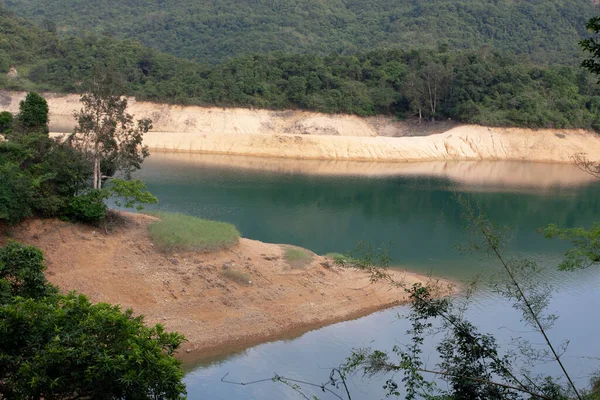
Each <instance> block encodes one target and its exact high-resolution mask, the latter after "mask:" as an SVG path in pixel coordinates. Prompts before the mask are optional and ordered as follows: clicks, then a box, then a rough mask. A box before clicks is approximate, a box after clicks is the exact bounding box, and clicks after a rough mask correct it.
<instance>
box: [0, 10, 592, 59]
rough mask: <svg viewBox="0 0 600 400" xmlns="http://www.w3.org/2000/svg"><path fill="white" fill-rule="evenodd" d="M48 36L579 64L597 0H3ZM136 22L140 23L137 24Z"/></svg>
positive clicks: (219, 54)
mask: <svg viewBox="0 0 600 400" xmlns="http://www.w3.org/2000/svg"><path fill="white" fill-rule="evenodd" d="M5 4H6V6H7V7H8V8H9V9H10V10H12V11H14V12H16V13H17V14H18V15H20V16H23V17H26V18H31V19H32V20H34V21H36V22H37V23H38V24H40V25H42V26H44V27H45V29H47V30H59V31H61V32H66V33H75V34H79V33H81V32H87V31H92V32H94V33H96V34H100V35H108V36H112V37H116V38H120V39H135V40H138V41H140V42H141V43H143V44H144V45H146V46H150V47H152V48H155V49H157V50H161V51H164V52H167V53H171V54H174V55H176V56H178V57H182V58H188V59H193V60H200V61H208V62H210V63H218V62H222V61H224V60H225V59H226V58H228V57H237V56H241V55H250V54H256V53H261V54H264V53H270V52H274V51H280V52H285V53H311V54H317V55H320V56H324V55H327V54H329V53H332V52H335V53H342V54H346V55H349V54H354V53H359V52H364V51H366V50H370V49H407V48H428V49H437V48H438V47H439V46H440V45H441V46H448V47H449V48H451V49H471V50H479V49H481V48H486V47H489V48H491V49H494V50H498V51H502V52H505V51H508V52H512V53H515V54H520V55H524V56H526V57H527V58H530V59H532V60H535V61H536V62H554V63H556V62H559V63H564V64H570V65H574V64H577V63H578V59H579V56H580V53H579V51H578V49H577V48H576V47H575V46H574V45H573V44H574V43H577V41H579V40H580V39H582V38H583V37H584V36H585V34H586V32H585V28H584V25H585V22H586V21H587V20H588V19H590V18H591V17H593V16H594V15H596V14H598V10H599V7H598V6H597V5H595V4H594V2H593V1H591V0H528V1H514V0H403V1H398V0H346V1H340V0H328V1H321V0H258V1H257V0H215V1H194V0H179V1H177V2H169V3H168V7H167V6H166V4H167V3H165V2H164V1H162V0H127V1H126V0H112V1H108V0H100V1H95V2H91V1H80V0H53V1H41V0H5ZM132 21H134V22H133V23H132Z"/></svg>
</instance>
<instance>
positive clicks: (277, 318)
mask: <svg viewBox="0 0 600 400" xmlns="http://www.w3.org/2000/svg"><path fill="white" fill-rule="evenodd" d="M123 215H124V216H125V218H126V221H125V222H124V223H122V224H117V225H116V226H115V227H114V230H113V231H112V232H109V233H105V232H104V230H103V229H98V228H95V227H92V226H88V225H82V224H74V223H69V222H64V221H59V220H55V219H31V220H28V221H26V222H23V223H21V224H20V225H18V226H16V227H12V228H10V232H5V233H3V232H1V231H0V246H1V245H3V244H4V243H5V241H6V240H7V239H8V237H10V238H12V239H15V240H18V241H20V242H22V243H25V244H28V245H33V246H36V247H38V248H40V249H41V250H42V251H43V252H44V256H45V258H46V266H47V271H46V275H47V277H48V280H49V281H50V282H52V283H53V284H55V285H57V286H59V287H60V288H61V290H62V291H64V292H68V291H71V290H76V291H78V292H81V293H84V294H86V295H87V296H88V297H89V298H90V299H91V300H92V301H94V302H101V301H105V302H109V303H113V304H120V305H121V306H122V307H123V308H132V309H133V310H134V312H135V313H138V314H143V315H144V316H145V318H146V321H147V322H149V323H151V324H155V323H161V324H163V325H165V326H166V327H167V328H168V329H170V330H175V331H178V332H181V333H183V334H184V335H185V336H186V338H187V339H188V342H187V343H185V345H184V347H183V349H184V350H185V351H184V352H182V353H180V356H181V357H183V358H184V359H185V358H187V359H188V360H189V361H194V360H198V359H202V358H205V357H210V356H211V355H215V354H223V353H230V352H234V351H236V350H239V349H242V348H245V347H248V346H250V345H254V344H257V343H260V342H264V341H267V340H271V339H279V338H283V337H290V336H297V335H299V334H301V333H303V332H306V331H308V330H311V329H315V328H317V327H321V326H324V325H327V324H332V323H335V322H339V321H343V320H348V319H352V318H357V317H360V316H364V315H367V314H369V313H371V312H374V311H377V310H381V309H385V308H389V307H392V306H395V305H398V304H403V303H406V302H407V301H408V296H407V295H406V293H404V292H403V291H402V290H390V285H389V284H388V283H387V282H383V281H382V282H376V283H371V282H370V279H369V277H368V276H367V274H366V273H365V272H362V271H357V270H352V269H348V268H342V267H338V266H335V265H333V264H332V262H331V260H328V259H326V258H325V257H321V256H317V255H315V254H312V253H310V252H308V251H307V250H300V251H302V252H303V254H306V259H305V260H302V263H301V264H295V263H294V262H291V261H289V259H288V258H287V256H286V251H287V250H288V249H289V248H290V246H285V245H277V244H270V243H262V242H259V241H256V240H249V239H244V238H242V239H240V240H239V242H238V243H237V244H235V245H233V246H231V247H229V248H226V249H224V250H220V251H213V252H192V251H188V252H175V253H173V252H167V253H165V252H162V251H160V250H159V249H158V248H157V247H158V246H157V245H156V244H155V243H154V242H153V241H152V240H151V239H150V237H149V233H148V227H149V225H150V224H151V223H152V222H153V221H156V218H154V217H150V216H146V215H141V214H131V213H123ZM6 233H10V235H7V234H6ZM294 249H297V248H294ZM392 274H393V275H394V276H395V278H396V279H397V280H401V281H403V282H405V283H406V284H407V285H409V286H410V285H412V284H413V283H417V282H422V283H425V282H426V281H428V277H426V276H422V275H418V274H413V273H408V272H402V271H399V270H398V271H394V272H392Z"/></svg>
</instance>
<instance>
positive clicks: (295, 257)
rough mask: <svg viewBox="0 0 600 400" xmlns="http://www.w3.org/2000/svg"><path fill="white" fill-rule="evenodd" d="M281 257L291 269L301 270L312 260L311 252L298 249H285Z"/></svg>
mask: <svg viewBox="0 0 600 400" xmlns="http://www.w3.org/2000/svg"><path fill="white" fill-rule="evenodd" d="M283 256H284V258H285V261H286V262H287V263H288V264H289V266H290V267H292V268H302V267H304V266H306V265H308V264H310V262H311V261H312V259H313V255H312V253H311V252H309V251H307V250H305V249H302V248H300V247H286V248H285V252H284V255H283Z"/></svg>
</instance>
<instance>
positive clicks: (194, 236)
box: [149, 212, 240, 252]
mask: <svg viewBox="0 0 600 400" xmlns="http://www.w3.org/2000/svg"><path fill="white" fill-rule="evenodd" d="M152 214H153V215H156V216H157V217H158V218H160V219H159V220H158V221H156V222H153V223H152V224H151V225H150V228H149V230H150V238H151V239H152V241H153V242H154V243H155V244H156V245H157V246H159V247H160V248H161V249H163V250H165V251H207V252H208V251H215V250H221V249H225V248H228V247H231V246H233V245H235V244H237V242H238V241H239V239H240V233H239V232H238V230H237V229H236V227H235V226H233V225H231V224H228V223H225V222H217V221H209V220H205V219H201V218H197V217H192V216H190V215H185V214H178V213H165V212H156V213H152Z"/></svg>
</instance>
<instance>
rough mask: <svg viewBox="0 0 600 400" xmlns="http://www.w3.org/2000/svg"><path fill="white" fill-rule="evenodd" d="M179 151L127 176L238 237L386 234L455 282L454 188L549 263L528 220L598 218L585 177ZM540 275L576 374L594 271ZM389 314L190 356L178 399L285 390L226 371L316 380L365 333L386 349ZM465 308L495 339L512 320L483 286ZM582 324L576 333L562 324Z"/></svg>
mask: <svg viewBox="0 0 600 400" xmlns="http://www.w3.org/2000/svg"><path fill="white" fill-rule="evenodd" d="M189 157H190V156H189V155H182V156H181V162H179V161H178V159H177V157H173V156H169V157H161V155H160V154H158V155H154V156H152V157H151V158H150V159H149V160H147V161H146V162H145V163H144V167H143V169H142V170H141V171H140V172H139V173H138V174H137V177H139V178H141V179H143V180H144V181H145V182H146V183H147V185H148V187H149V190H150V191H151V192H152V193H153V194H154V195H156V196H157V197H158V198H159V199H160V204H159V205H158V208H160V209H162V210H166V211H176V212H183V213H187V214H191V215H196V216H200V217H204V218H211V219H216V220H222V221H227V222H231V223H233V224H235V225H236V226H237V227H238V228H239V229H240V231H241V232H242V234H243V236H245V237H247V238H251V239H258V240H262V241H266V242H273V243H289V244H294V245H298V246H302V247H306V248H308V249H310V250H312V251H314V252H316V253H318V254H325V253H328V252H333V251H335V252H345V251H348V250H352V249H353V248H354V247H355V246H356V245H357V243H359V242H361V241H364V242H369V243H372V244H374V245H380V244H386V243H391V251H390V255H391V257H392V259H393V263H394V265H398V266H401V267H403V268H409V269H411V270H415V271H420V272H434V273H435V274H438V275H444V276H448V277H452V278H455V279H464V278H469V277H472V276H474V275H475V274H476V273H478V272H479V271H481V269H482V268H487V267H486V265H487V264H486V262H482V261H481V258H480V257H475V256H465V255H463V254H461V253H460V252H459V251H457V250H456V247H457V245H460V244H461V243H464V242H465V241H467V240H468V239H469V237H468V235H467V234H466V232H465V229H464V228H465V224H464V221H463V219H462V218H461V213H462V211H461V208H460V207H459V206H458V204H457V203H456V201H455V198H454V196H455V195H456V194H457V193H461V194H466V195H468V196H469V198H471V199H472V201H474V202H477V203H478V204H479V205H480V206H481V208H482V209H483V210H484V211H485V212H486V213H487V214H488V215H489V217H490V218H491V219H493V220H495V221H497V222H499V223H501V224H503V225H510V226H512V228H513V234H512V240H511V247H510V250H511V251H517V252H521V253H525V254H527V255H530V256H532V257H535V258H536V259H538V260H541V261H542V262H543V263H546V264H548V265H549V266H550V267H551V268H553V267H554V265H555V264H556V262H558V260H559V256H560V254H561V252H562V251H564V250H565V248H566V247H565V246H564V245H563V244H561V243H558V242H554V241H549V240H546V239H544V238H543V237H542V236H541V235H540V234H538V233H536V229H538V228H539V227H542V226H545V225H547V224H549V223H556V224H558V225H561V226H566V227H572V226H589V225H590V223H591V222H592V221H599V220H600V184H598V183H596V182H590V183H589V184H582V185H579V186H565V185H561V186H547V185H546V186H544V187H542V188H540V187H524V186H523V185H515V186H514V187H512V186H511V185H510V183H509V184H506V183H504V184H503V185H502V188H501V190H499V189H498V187H497V185H496V186H494V185H486V184H476V185H467V184H464V183H460V182H459V181H452V180H449V179H446V178H443V177H432V176H403V175H397V176H387V177H353V176H310V175H303V174H293V173H279V172H267V171H257V170H247V169H243V168H236V167H235V166H228V167H223V166H211V165H209V164H190V163H187V162H185V161H186V159H189ZM193 157H202V156H199V155H196V156H193ZM564 168H565V170H562V171H561V173H563V174H564V173H566V174H567V175H568V174H570V173H571V169H572V174H573V175H575V174H577V170H576V169H575V168H573V167H570V166H564ZM527 169H528V167H527V165H524V166H522V171H524V172H522V173H523V174H527ZM554 171H555V170H554ZM547 279H548V280H549V282H550V283H552V284H555V285H556V287H557V289H556V295H555V299H554V302H553V303H552V306H553V307H554V309H555V310H556V311H560V314H561V315H563V314H565V315H566V316H565V317H564V318H562V319H561V320H560V322H559V323H558V324H557V327H556V328H555V330H554V331H553V334H554V335H556V338H557V340H559V339H563V338H565V337H569V338H571V339H572V340H573V342H574V344H572V346H571V348H570V351H572V352H573V353H570V354H571V355H572V356H573V363H574V365H575V368H579V369H580V375H581V376H582V377H584V376H585V374H586V373H587V372H588V371H587V369H588V368H589V365H587V364H586V363H585V362H581V360H580V359H579V358H577V357H579V356H580V355H582V354H591V353H594V354H595V353H600V349H599V346H598V345H597V343H596V342H597V340H596V337H597V334H598V332H599V331H600V322H598V320H599V319H597V318H590V315H593V316H596V315H597V312H596V310H598V309H599V307H600V299H599V297H600V296H598V295H597V293H598V290H599V288H600V277H599V274H598V271H585V272H581V273H574V274H566V273H552V274H549V275H548V277H547ZM397 312H398V310H395V311H388V312H382V313H377V314H374V315H371V316H368V317H366V318H362V319H360V320H356V321H350V322H346V323H342V324H337V325H334V326H332V327H327V328H323V329H320V330H317V331H314V332H310V333H308V334H306V335H303V336H302V337H300V338H296V339H294V340H287V341H280V342H274V343H269V344H265V345H262V346H257V347H255V348H252V349H248V350H246V351H244V352H242V353H238V354H234V355H230V356H223V357H221V358H220V359H218V360H216V361H215V360H212V361H210V362H208V361H206V362H204V363H200V364H199V365H198V367H197V368H196V369H194V371H193V372H190V373H189V374H188V376H187V378H186V381H187V383H188V388H189V391H190V398H209V399H230V398H248V399H263V398H290V399H291V398H297V397H295V396H294V393H293V392H291V391H289V389H286V388H282V387H280V386H278V385H275V384H272V383H268V384H263V385H253V386H248V387H238V386H233V385H227V384H223V383H220V381H219V379H220V378H221V376H222V375H223V374H224V373H226V372H229V373H230V375H231V376H232V377H235V379H240V380H252V379H259V378H264V377H265V376H267V377H268V376H271V375H272V374H273V373H274V372H277V373H279V374H288V375H290V374H291V375H294V376H297V377H305V378H307V379H308V378H310V379H312V380H317V381H318V380H326V377H327V375H328V372H327V371H324V370H323V368H326V367H330V366H334V365H337V364H339V363H340V362H341V361H343V359H344V357H345V356H347V355H348V353H349V351H350V349H351V348H352V347H354V346H361V345H365V344H369V343H371V341H375V343H377V344H378V347H380V348H390V347H391V346H393V345H394V344H395V343H397V341H398V340H402V337H403V332H404V330H405V327H404V325H403V322H401V321H395V319H394V314H395V313H397ZM471 312H472V316H473V319H474V320H475V322H476V323H478V324H480V325H481V326H483V327H487V328H488V329H489V331H491V332H494V333H498V335H499V336H500V337H501V336H502V335H504V334H505V332H506V331H505V330H503V329H505V328H506V327H510V326H514V327H515V329H518V327H519V326H520V325H519V316H518V315H517V314H515V313H514V311H513V310H512V309H511V308H510V306H508V305H506V304H504V303H502V302H501V300H500V299H498V298H496V297H495V296H494V295H493V294H491V293H489V292H485V291H483V292H482V293H481V294H480V295H479V297H478V300H477V301H476V303H475V305H474V307H473V311H471ZM394 321H395V322H394ZM582 324H583V326H586V329H585V330H581V329H576V330H573V329H572V328H573V326H581V325H582ZM507 340H508V339H507ZM593 350H596V351H595V352H594V351H593ZM595 355H597V356H600V354H595ZM582 379H583V378H582ZM353 385H354V388H355V390H356V391H357V394H356V396H355V397H354V398H359V399H368V398H373V397H372V395H373V394H374V393H375V394H377V395H376V396H379V394H378V393H380V389H379V388H380V385H379V382H378V381H375V383H373V382H370V381H369V382H368V381H365V380H362V379H360V378H356V381H355V382H353ZM323 398H327V397H323Z"/></svg>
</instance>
